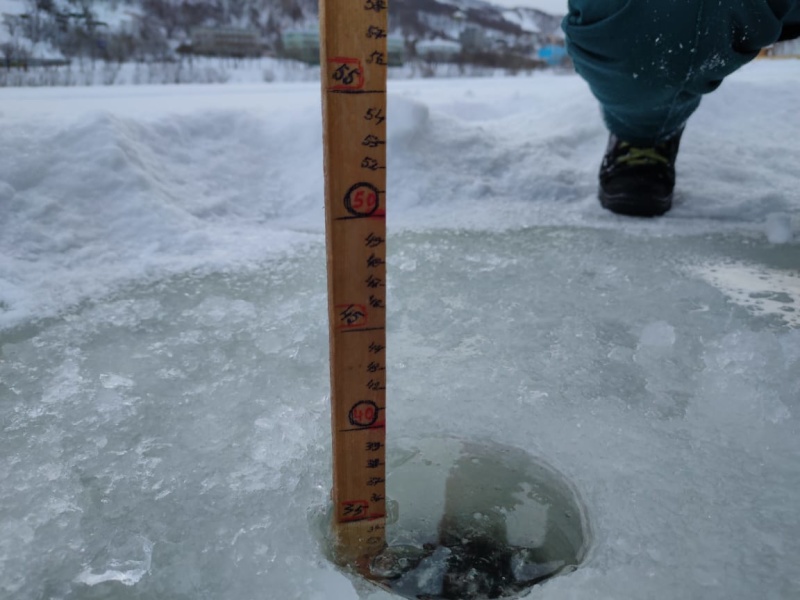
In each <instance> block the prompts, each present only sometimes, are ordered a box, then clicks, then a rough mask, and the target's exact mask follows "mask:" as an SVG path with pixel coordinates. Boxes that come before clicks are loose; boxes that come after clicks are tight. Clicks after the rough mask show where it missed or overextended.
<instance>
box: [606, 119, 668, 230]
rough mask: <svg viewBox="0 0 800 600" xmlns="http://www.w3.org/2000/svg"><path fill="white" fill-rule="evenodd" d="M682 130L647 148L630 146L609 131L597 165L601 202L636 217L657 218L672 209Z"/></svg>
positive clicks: (620, 212)
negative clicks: (601, 156)
mask: <svg viewBox="0 0 800 600" xmlns="http://www.w3.org/2000/svg"><path fill="white" fill-rule="evenodd" d="M682 133H683V131H679V132H678V133H676V134H675V135H674V136H672V137H671V138H669V139H668V140H666V141H664V142H661V143H659V144H656V145H655V146H650V147H640V146H633V145H631V144H629V143H628V142H624V141H622V140H620V139H619V138H618V137H617V136H615V135H614V134H613V133H612V134H611V135H610V136H609V139H608V148H606V154H605V156H604V157H603V164H602V165H601V166H600V191H599V194H598V195H599V197H600V204H602V205H603V207H604V208H607V209H608V210H610V211H611V212H615V213H617V214H620V215H631V216H635V217H657V216H659V215H663V214H664V213H665V212H667V211H668V210H669V209H670V208H672V190H673V189H674V187H675V157H676V156H677V155H678V146H679V145H680V142H681V134H682Z"/></svg>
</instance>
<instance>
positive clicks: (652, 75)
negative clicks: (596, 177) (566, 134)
mask: <svg viewBox="0 0 800 600" xmlns="http://www.w3.org/2000/svg"><path fill="white" fill-rule="evenodd" d="M798 26H800V0H569V14H568V15H567V16H566V17H565V18H564V21H563V23H562V28H563V29H564V32H565V34H566V40H567V51H568V52H569V54H570V56H571V57H572V60H573V62H574V64H575V70H576V71H577V72H578V73H579V74H580V75H581V76H582V77H583V78H584V79H585V80H586V81H587V82H588V84H589V87H590V88H591V90H592V93H593V94H594V95H595V97H596V98H597V99H598V100H599V102H600V105H601V106H602V109H603V115H604V118H605V121H606V125H607V126H608V128H609V130H610V131H611V132H612V133H615V134H616V135H617V136H618V137H620V138H621V139H623V140H626V141H628V142H631V143H633V144H636V145H652V144H653V143H655V142H659V141H662V140H664V139H666V138H668V137H670V136H671V135H672V134H674V133H675V132H677V131H678V130H680V129H681V128H682V127H683V126H684V125H685V124H686V120H687V119H688V118H689V116H690V115H691V114H692V113H693V112H694V111H695V110H696V109H697V107H698V106H699V104H700V98H701V96H702V95H703V94H707V93H709V92H712V91H713V90H715V89H717V87H719V85H720V84H721V83H722V80H723V79H724V78H725V77H726V76H727V75H729V74H731V73H733V72H734V71H735V70H736V69H738V68H739V67H741V66H742V65H744V64H745V63H747V62H749V61H750V60H752V59H753V58H755V57H756V55H757V54H758V52H759V50H761V48H763V47H765V46H768V45H770V44H772V43H774V42H775V41H776V40H778V39H779V38H780V37H781V34H782V32H783V33H784V37H785V34H786V31H790V30H796V29H797V28H798ZM798 106H800V104H798Z"/></svg>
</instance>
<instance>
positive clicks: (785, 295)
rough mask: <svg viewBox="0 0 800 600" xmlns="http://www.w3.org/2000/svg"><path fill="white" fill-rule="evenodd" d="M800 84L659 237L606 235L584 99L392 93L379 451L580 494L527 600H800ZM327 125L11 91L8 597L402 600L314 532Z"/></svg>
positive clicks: (616, 222)
mask: <svg viewBox="0 0 800 600" xmlns="http://www.w3.org/2000/svg"><path fill="white" fill-rule="evenodd" d="M798 73H800V66H798V64H797V63H793V62H790V61H784V62H783V63H781V64H772V63H769V64H767V63H761V64H758V65H754V66H753V67H751V68H748V69H745V70H743V71H741V72H740V73H737V75H736V76H735V77H732V78H730V80H729V81H726V83H725V85H724V86H722V88H721V89H720V90H719V91H718V92H717V93H715V94H714V95H712V96H710V97H709V98H708V99H707V101H705V102H704V105H703V107H701V110H700V112H699V113H698V114H697V115H696V117H695V118H694V119H693V120H692V123H691V125H690V128H689V129H687V132H686V135H685V137H684V143H683V145H682V150H681V157H680V158H679V162H678V169H679V177H680V179H679V190H678V191H679V194H678V198H677V206H676V208H675V210H674V211H673V212H671V213H670V214H669V216H667V217H666V218H664V219H660V220H656V221H653V222H646V223H642V222H639V221H633V220H626V219H622V218H619V217H616V216H613V215H610V214H606V213H604V212H603V211H602V210H601V209H600V208H599V207H598V206H597V202H596V199H595V198H594V193H595V177H596V169H597V163H598V161H599V156H600V154H601V153H602V149H603V146H604V142H605V139H604V137H605V134H604V131H603V126H602V123H601V121H600V117H599V115H598V114H597V112H596V106H595V104H594V102H593V100H592V99H591V97H590V95H589V93H588V91H586V89H585V87H584V85H583V84H582V82H580V80H578V79H577V78H576V77H570V76H564V77H558V76H554V75H546V76H542V77H533V78H520V79H508V80H504V79H503V80H484V81H481V80H464V81H457V82H454V81H448V82H442V81H431V82H427V81H425V82H419V81H417V82H403V83H402V84H397V85H395V87H394V88H393V90H392V102H393V103H394V104H393V106H395V110H396V112H397V115H398V118H397V120H396V123H395V124H394V125H392V127H394V128H396V129H395V130H394V131H395V133H394V135H395V136H396V143H394V145H393V146H392V144H391V143H390V152H391V162H390V171H389V177H390V181H389V185H390V189H389V197H391V198H392V199H393V200H392V201H393V204H392V205H391V206H390V218H389V228H390V230H391V244H390V246H389V268H390V285H391V287H390V289H389V307H390V325H389V327H390V330H389V348H390V354H389V356H390V373H389V381H390V390H391V391H390V394H389V403H390V412H389V415H390V419H389V423H390V424H389V435H390V439H391V437H392V436H405V437H409V436H428V437H431V436H436V435H440V434H441V432H447V433H452V434H455V435H457V436H459V437H462V438H472V437H481V438H490V439H495V440H496V441H498V442H500V443H504V444H507V445H510V446H513V447H516V448H520V449H523V450H526V451H527V452H530V453H531V454H533V455H535V456H540V457H543V458H544V459H546V460H547V461H548V462H549V463H551V464H552V465H553V466H554V467H555V468H557V469H558V470H559V471H560V472H561V473H563V474H564V475H565V476H566V477H567V478H568V479H569V480H570V481H571V482H572V483H573V484H574V485H575V486H576V488H577V489H578V490H579V491H580V492H581V495H582V496H583V498H584V499H585V501H586V505H587V510H588V514H589V518H590V520H591V523H592V527H593V532H594V538H593V540H594V542H593V546H592V548H591V549H590V551H589V554H588V556H587V559H586V561H585V562H584V564H583V565H582V566H581V567H580V568H579V569H578V570H577V571H575V572H574V573H571V574H569V575H567V576H563V577H558V578H555V579H553V580H552V581H550V582H548V583H546V584H545V585H543V586H541V587H540V588H534V589H533V590H532V591H531V592H530V594H529V595H528V597H530V598H538V599H544V600H547V599H551V598H552V599H555V598H574V599H591V600H603V599H614V600H620V599H626V598H643V597H653V598H659V599H660V598H665V599H668V600H669V599H675V600H677V599H685V598H704V599H711V600H715V599H723V598H724V599H725V600H737V599H742V600H751V599H752V598H768V599H770V600H778V599H780V600H790V599H794V598H796V597H798V596H799V595H800V567H798V561H797V556H800V524H798V520H797V517H796V513H797V497H798V493H799V492H800V431H799V430H800V427H799V426H798V425H799V424H800V378H798V376H797V373H800V328H798V324H797V316H796V315H797V314H798V313H797V310H798V306H800V294H798V291H797V280H798V279H797V278H798V275H797V271H798V266H799V265H800V246H798V245H797V243H796V242H793V241H789V242H787V243H784V244H773V243H770V241H769V240H768V239H767V238H766V236H765V222H766V220H767V215H769V214H771V213H781V214H788V215H790V216H791V218H792V219H796V216H797V214H798V210H800V198H799V197H798V195H797V189H800V185H799V184H798V176H800V175H798V173H797V169H796V166H797V160H796V157H797V140H798V139H800V122H798V120H797V119H796V98H797V83H796V82H797V81H798ZM123 93H124V94H126V95H122V94H123ZM318 95H319V90H318V88H317V86H316V85H307V86H301V85H294V86H292V85H284V86H277V85H276V86H270V87H268V88H267V87H261V88H257V87H255V86H242V87H236V86H233V87H231V88H225V89H222V88H210V89H207V90H206V89H201V88H186V89H184V88H180V89H176V88H170V87H159V88H137V89H136V90H135V91H131V92H128V91H127V90H124V91H123V90H120V89H113V90H109V89H93V90H52V89H51V90H6V91H5V92H4V102H3V107H2V109H0V110H1V111H2V114H1V115H0V139H1V140H2V143H3V147H4V148H13V149H14V150H13V152H6V153H4V154H3V157H2V159H0V181H2V182H3V183H2V184H0V197H1V198H2V201H1V202H0V327H1V328H2V329H1V330H0V427H2V434H1V435H0V456H2V457H3V460H2V461H0V597H3V598H14V599H15V600H17V599H19V600H39V599H41V598H48V599H59V600H79V599H80V600H84V599H89V598H136V599H138V600H141V599H153V600H155V599H163V598H170V599H171V600H173V599H174V600H198V599H205V598H208V599H214V600H228V599H231V600H232V599H236V600H247V599H251V598H252V599H256V598H264V597H271V598H282V599H283V598H286V599H291V598H297V599H302V600H307V599H323V598H325V599H329V600H344V599H347V600H352V599H354V598H356V597H357V596H358V594H359V593H360V594H362V595H363V596H365V597H368V598H371V599H373V600H378V599H381V598H382V599H385V598H388V597H389V596H387V595H386V594H385V593H384V592H376V591H369V590H360V591H358V592H357V591H355V590H354V588H353V585H352V583H351V582H350V581H349V580H348V579H347V578H346V577H345V576H344V575H343V574H341V573H339V572H337V571H336V570H335V569H334V568H333V567H332V566H330V565H329V563H328V562H327V561H326V560H325V558H324V555H323V552H322V550H321V542H320V540H319V539H318V537H317V534H316V530H315V528H314V527H313V526H312V524H313V522H314V519H315V518H316V516H317V515H318V514H319V512H320V511H321V510H323V509H324V507H325V503H326V501H327V498H328V491H329V487H330V472H329V442H330V438H329V427H330V423H329V414H328V405H327V401H326V395H327V393H328V370H327V369H328V367H327V339H326V326H325V318H326V309H325V271H324V269H325V261H324V243H323V236H322V222H323V219H322V211H321V208H322V195H321V192H322V177H321V152H320V151H319V136H320V133H321V129H320V126H319V101H318ZM765 95H766V96H767V97H769V98H770V101H771V104H770V109H769V110H763V111H762V110H753V107H754V106H761V105H762V104H763V103H762V102H761V99H763V97H765ZM481 107H489V109H487V111H486V112H485V113H482V112H481V111H482V110H484V109H483V108H481ZM482 115H483V116H484V118H481V117H482ZM576 115H580V118H579V119H578V118H576ZM390 122H391V117H390ZM734 122H735V123H736V127H731V125H730V124H731V123H734ZM765 131H769V132H770V135H769V136H765V135H764V132H765ZM147 548H150V550H147ZM134 579H136V581H135V582H134V581H133V580H134ZM126 583H131V585H125V584H126Z"/></svg>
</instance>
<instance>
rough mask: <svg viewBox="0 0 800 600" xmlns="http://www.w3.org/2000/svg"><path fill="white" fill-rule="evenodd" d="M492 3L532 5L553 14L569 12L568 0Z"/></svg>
mask: <svg viewBox="0 0 800 600" xmlns="http://www.w3.org/2000/svg"><path fill="white" fill-rule="evenodd" d="M489 1H490V2H491V3H492V4H499V5H500V6H510V7H512V8H514V7H517V6H530V7H531V8H538V9H539V10H543V11H545V12H548V13H550V14H551V15H565V14H567V0H489Z"/></svg>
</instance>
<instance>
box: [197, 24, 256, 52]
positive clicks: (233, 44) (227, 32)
mask: <svg viewBox="0 0 800 600" xmlns="http://www.w3.org/2000/svg"><path fill="white" fill-rule="evenodd" d="M191 48H192V53H193V54H202V55H206V56H233V57H239V58H243V57H246V56H261V55H262V54H263V51H264V48H263V45H262V44H261V40H260V38H259V35H258V32H256V31H253V30H250V29H237V28H234V27H215V28H210V27H198V28H196V29H193V30H192V45H191Z"/></svg>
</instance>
